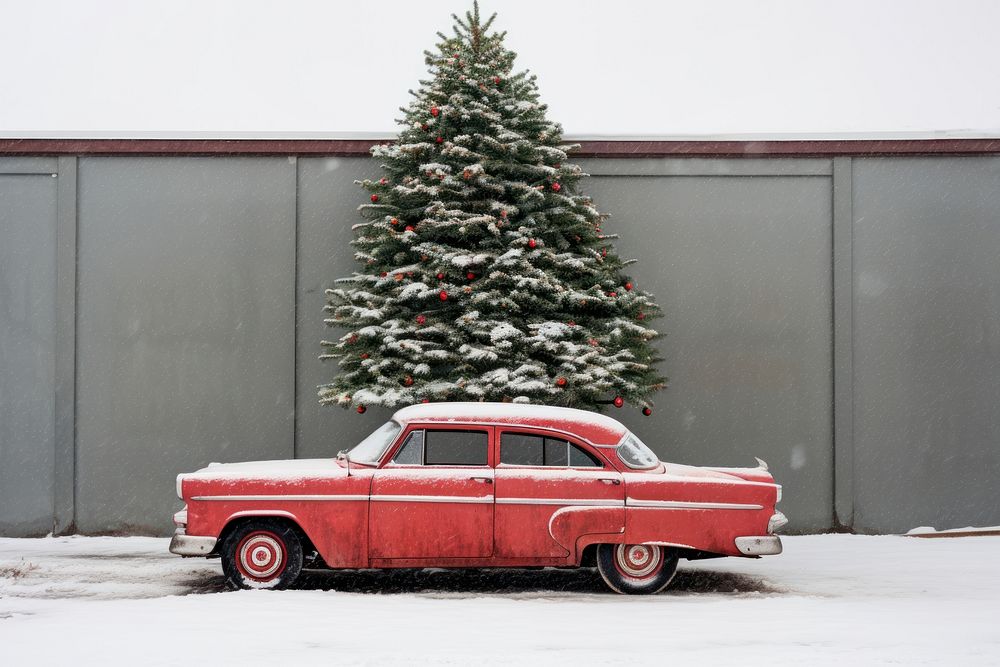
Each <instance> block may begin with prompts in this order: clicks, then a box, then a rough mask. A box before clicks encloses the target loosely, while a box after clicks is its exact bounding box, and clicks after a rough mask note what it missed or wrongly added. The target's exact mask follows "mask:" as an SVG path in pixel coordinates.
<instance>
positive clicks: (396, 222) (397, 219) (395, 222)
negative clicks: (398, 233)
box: [389, 218, 399, 226]
mask: <svg viewBox="0 0 1000 667" xmlns="http://www.w3.org/2000/svg"><path fill="white" fill-rule="evenodd" d="M389 224H390V225H393V226H395V225H398V224H399V218H393V219H392V220H390V221H389Z"/></svg>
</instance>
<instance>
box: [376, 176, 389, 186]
mask: <svg viewBox="0 0 1000 667" xmlns="http://www.w3.org/2000/svg"><path fill="white" fill-rule="evenodd" d="M388 182H389V179H388V178H384V177H383V178H380V179H378V184H379V185H385V184H386V183H388Z"/></svg>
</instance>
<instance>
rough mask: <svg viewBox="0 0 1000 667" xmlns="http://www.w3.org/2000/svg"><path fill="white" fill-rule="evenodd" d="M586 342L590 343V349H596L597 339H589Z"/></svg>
mask: <svg viewBox="0 0 1000 667" xmlns="http://www.w3.org/2000/svg"><path fill="white" fill-rule="evenodd" d="M587 342H588V343H590V345H591V347H597V339H596V338H591V339H590V340H589V341H587Z"/></svg>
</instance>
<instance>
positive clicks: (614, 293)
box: [608, 292, 618, 299]
mask: <svg viewBox="0 0 1000 667" xmlns="http://www.w3.org/2000/svg"><path fill="white" fill-rule="evenodd" d="M608 296H610V297H611V298H612V299H613V298H615V297H616V296H618V292H608Z"/></svg>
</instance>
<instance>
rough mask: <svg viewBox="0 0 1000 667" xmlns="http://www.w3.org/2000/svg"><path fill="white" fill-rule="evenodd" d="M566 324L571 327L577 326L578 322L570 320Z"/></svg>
mask: <svg viewBox="0 0 1000 667" xmlns="http://www.w3.org/2000/svg"><path fill="white" fill-rule="evenodd" d="M566 324H568V325H570V326H571V327H575V326H576V322H574V321H573V320H570V321H569V322H567V323H566Z"/></svg>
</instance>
